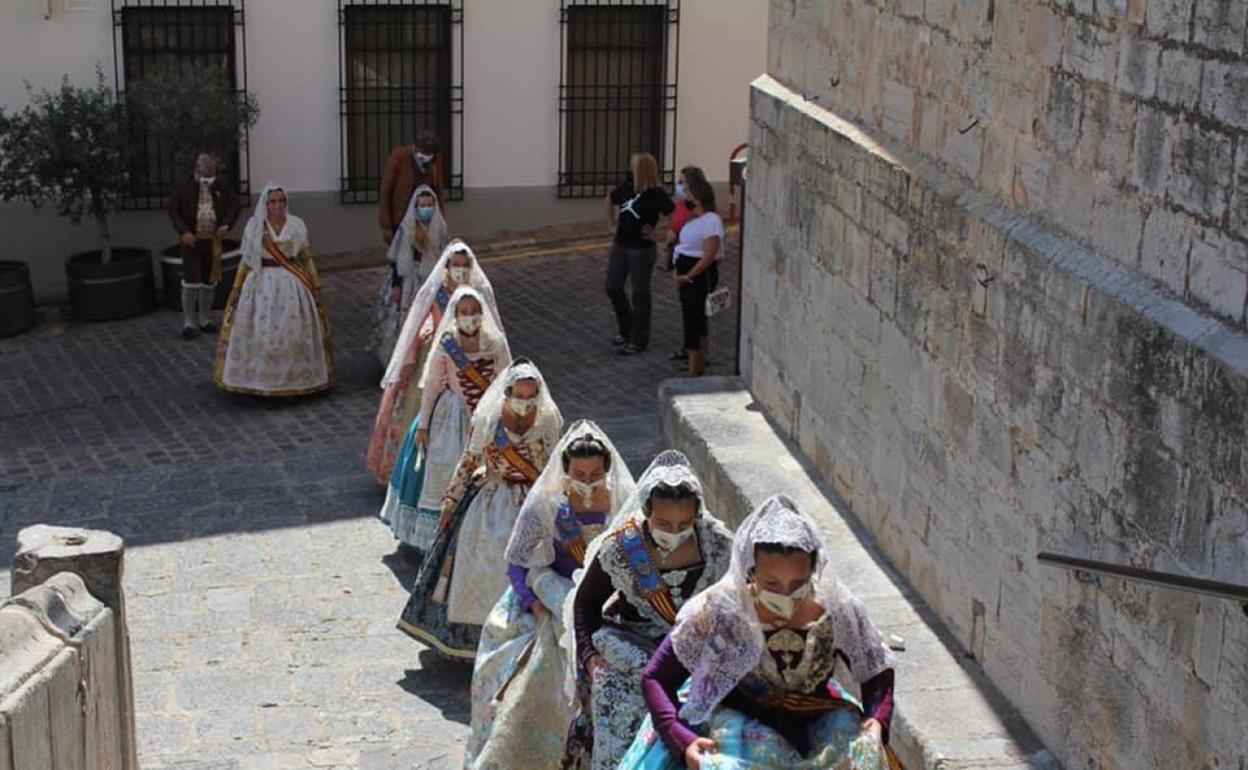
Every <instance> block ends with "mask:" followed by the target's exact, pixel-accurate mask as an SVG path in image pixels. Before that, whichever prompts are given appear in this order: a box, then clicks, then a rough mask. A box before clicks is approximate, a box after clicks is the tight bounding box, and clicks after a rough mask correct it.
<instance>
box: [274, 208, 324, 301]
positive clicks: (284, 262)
mask: <svg viewBox="0 0 1248 770" xmlns="http://www.w3.org/2000/svg"><path fill="white" fill-rule="evenodd" d="M265 227H268V225H267V224H266V225H265ZM263 240H264V250H265V251H266V252H268V255H269V256H270V257H272V258H273V261H274V262H276V263H277V264H279V265H281V266H282V267H284V268H285V269H287V270H289V271H290V272H291V273H293V274H294V276H295V277H296V278H298V279H299V282H300V283H302V284H303V285H304V286H307V287H308V291H310V292H312V294H313V295H315V294H316V287H315V286H313V285H312V279H311V278H310V277H308V274H307V273H305V272H304V271H303V269H302V268H300V267H299V266H298V265H296V264H295V263H294V260H292V259H291V258H290V257H288V256H286V255H285V254H283V253H282V250H281V249H279V248H278V247H277V244H276V243H274V242H273V239H272V238H268V237H265V238H263Z"/></svg>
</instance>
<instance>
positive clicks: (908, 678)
mask: <svg viewBox="0 0 1248 770" xmlns="http://www.w3.org/2000/svg"><path fill="white" fill-rule="evenodd" d="M659 401H660V413H661V422H662V435H663V446H666V447H674V448H676V449H679V450H681V451H683V452H684V453H685V454H687V455H688V456H689V458H690V460H691V461H692V462H693V465H694V467H695V468H696V469H697V471H698V474H699V475H700V476H701V478H702V481H703V484H704V485H705V486H706V489H707V497H708V501H707V502H708V505H709V506H710V508H711V510H712V511H714V512H715V514H716V515H717V516H720V517H721V518H723V519H724V520H725V521H726V522H727V523H728V524H729V525H731V526H733V527H735V526H736V525H737V524H739V523H740V522H741V520H742V519H744V518H745V516H747V515H748V514H749V513H750V512H751V511H753V510H754V508H755V507H756V506H758V505H759V504H760V503H762V502H763V501H764V500H765V499H766V498H767V497H769V496H771V495H772V494H775V493H778V492H784V493H786V494H788V495H790V496H792V497H793V498H794V499H795V500H796V501H797V502H798V503H799V504H801V505H802V506H803V507H804V508H805V510H806V511H808V512H809V513H810V515H811V516H813V517H814V518H815V520H816V521H817V522H818V523H819V525H820V526H822V527H823V528H824V530H825V536H826V542H827V548H828V555H829V557H830V560H831V564H832V565H833V568H834V569H835V570H836V573H837V575H838V576H839V577H840V579H841V580H842V581H843V582H844V583H845V584H846V585H847V586H848V587H849V588H850V590H852V591H853V592H854V593H855V594H857V595H858V596H859V597H860V598H861V599H862V600H863V602H865V603H866V605H867V609H868V611H869V612H870V614H871V617H872V619H873V620H874V622H875V623H876V625H877V626H879V628H880V631H881V632H882V633H883V634H884V635H885V636H886V637H887V636H888V635H889V634H897V635H899V636H901V637H902V638H903V639H904V643H905V649H904V650H901V651H899V652H898V653H897V690H896V710H895V712H894V716H893V724H892V746H893V749H894V750H895V751H896V752H897V755H898V757H899V758H900V759H901V761H902V763H903V764H904V765H905V767H906V768H907V770H920V769H922V770H955V769H956V768H976V770H984V769H985V768H1002V769H1004V768H1018V769H1021V768H1035V769H1037V770H1040V769H1043V770H1053V769H1055V768H1059V767H1060V764H1059V763H1058V762H1057V761H1056V760H1055V759H1054V758H1053V757H1052V755H1051V754H1050V753H1049V752H1048V751H1047V750H1046V749H1045V748H1044V746H1043V745H1042V744H1041V742H1040V741H1039V739H1038V738H1037V737H1036V736H1035V734H1034V733H1033V732H1032V731H1031V729H1030V728H1029V727H1028V726H1027V724H1026V723H1025V722H1024V721H1023V720H1022V718H1021V717H1020V716H1019V714H1018V712H1017V710H1016V709H1014V708H1013V706H1011V705H1010V704H1009V703H1008V702H1007V701H1006V699H1005V698H1004V697H1002V696H1001V694H1000V693H999V692H998V691H997V690H996V689H995V688H994V687H993V685H992V683H991V682H990V681H988V679H987V677H986V676H985V675H984V674H983V672H982V671H980V670H979V668H978V666H977V665H976V664H975V663H974V661H973V660H970V659H969V656H968V654H967V652H966V650H965V648H964V647H962V646H961V645H960V644H959V643H958V641H957V640H956V639H954V638H953V637H952V636H951V635H950V634H949V633H948V631H947V630H946V629H945V628H944V627H943V626H942V624H941V623H940V621H939V620H938V619H937V618H936V616H935V615H934V614H933V613H932V612H931V610H930V609H929V608H928V607H927V606H926V605H925V604H924V603H923V601H922V599H920V598H919V596H918V594H917V592H916V591H915V590H914V589H913V588H912V587H911V586H909V585H908V584H907V582H906V581H905V580H904V579H903V578H902V577H901V576H900V575H899V574H898V573H897V572H896V571H894V570H893V569H892V568H891V567H890V566H889V565H888V564H887V563H885V562H884V560H883V558H882V557H881V556H880V555H879V549H878V548H876V547H875V545H874V543H873V541H872V539H871V537H870V535H869V534H868V533H867V532H866V531H865V530H864V529H863V528H862V527H861V526H859V524H858V523H857V521H856V520H855V519H854V517H853V514H852V512H850V511H849V510H848V507H847V506H845V505H844V503H843V502H842V501H841V500H840V499H839V498H838V496H837V495H836V493H835V492H834V491H833V490H832V489H831V488H830V487H829V486H828V485H827V483H826V482H824V481H823V480H822V479H821V478H820V477H819V475H818V473H817V472H816V471H815V470H814V469H813V466H812V465H811V464H810V463H809V462H808V461H807V460H806V458H805V457H804V456H803V455H802V453H801V451H800V450H799V449H798V448H797V447H795V446H794V445H793V444H792V443H790V442H788V441H786V440H785V439H783V438H782V437H781V435H780V434H779V433H778V432H777V431H776V430H775V429H774V428H773V427H772V425H771V423H770V422H769V421H768V419H767V417H766V416H765V414H764V413H763V410H762V408H761V406H759V405H758V404H757V402H755V401H754V398H753V396H752V395H751V394H750V392H749V390H748V389H746V387H745V385H744V383H743V382H742V381H741V380H740V379H739V378H734V377H704V378H701V379H699V380H667V381H665V382H663V383H662V384H661V385H660V387H659Z"/></svg>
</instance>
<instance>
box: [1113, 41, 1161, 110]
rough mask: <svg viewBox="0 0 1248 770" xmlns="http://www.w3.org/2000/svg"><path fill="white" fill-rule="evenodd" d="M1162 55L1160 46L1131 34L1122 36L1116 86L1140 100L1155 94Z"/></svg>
mask: <svg viewBox="0 0 1248 770" xmlns="http://www.w3.org/2000/svg"><path fill="white" fill-rule="evenodd" d="M1163 56H1164V54H1163V53H1162V51H1161V48H1160V46H1158V45H1157V44H1156V43H1154V42H1152V41H1150V40H1146V39H1144V38H1143V37H1139V36H1137V35H1133V34H1124V35H1123V36H1122V38H1121V39H1120V42H1119V47H1118V85H1119V87H1121V88H1122V90H1123V91H1125V92H1127V93H1129V94H1131V95H1132V96H1137V97H1139V98H1141V99H1151V98H1152V97H1153V95H1154V94H1155V93H1157V80H1158V74H1159V69H1161V61H1162V57H1163Z"/></svg>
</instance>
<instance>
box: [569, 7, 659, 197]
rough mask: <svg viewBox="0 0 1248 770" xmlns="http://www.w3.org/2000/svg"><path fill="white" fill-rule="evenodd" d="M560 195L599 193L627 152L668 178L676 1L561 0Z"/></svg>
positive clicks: (618, 173) (620, 172)
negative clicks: (650, 160)
mask: <svg viewBox="0 0 1248 770" xmlns="http://www.w3.org/2000/svg"><path fill="white" fill-rule="evenodd" d="M561 19H562V25H561V32H562V37H563V46H562V48H563V50H562V62H561V67H560V81H559V113H560V124H559V133H560V137H559V144H560V148H559V185H558V189H559V196H560V197H564V198H583V197H593V196H600V195H604V194H606V192H607V191H608V190H610V189H611V188H612V187H613V186H614V185H616V184H618V183H619V182H620V181H621V180H622V179H623V178H624V176H625V175H626V174H627V172H628V159H629V156H631V155H632V154H633V153H634V152H649V153H651V154H652V155H654V157H655V158H656V159H657V160H658V162H659V169H660V175H661V178H662V181H663V182H664V183H665V184H671V183H672V182H673V181H674V179H675V169H674V166H675V148H676V61H677V56H678V47H679V34H678V30H679V20H680V5H679V0H655V1H652V2H644V1H643V2H632V3H619V2H611V0H563V3H562V7H561Z"/></svg>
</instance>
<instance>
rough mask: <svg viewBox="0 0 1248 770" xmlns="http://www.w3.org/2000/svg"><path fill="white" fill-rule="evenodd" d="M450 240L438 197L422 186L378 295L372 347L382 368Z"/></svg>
mask: <svg viewBox="0 0 1248 770" xmlns="http://www.w3.org/2000/svg"><path fill="white" fill-rule="evenodd" d="M448 240H449V236H448V233H447V226H446V220H445V219H444V218H443V217H442V210H441V209H440V208H439V207H438V198H437V195H435V194H434V192H433V188H432V187H430V186H429V185H427V184H422V185H420V186H419V187H417V188H416V192H415V193H414V194H413V195H412V198H411V202H410V203H409V204H408V207H407V213H405V214H404V215H403V219H402V220H401V221H400V223H399V229H398V230H397V231H396V232H395V235H394V237H393V238H391V239H390V248H389V249H387V250H386V258H387V260H388V261H389V262H390V272H389V273H387V274H386V276H385V277H384V278H382V281H381V289H380V291H379V292H378V297H377V314H376V316H375V317H374V319H373V339H372V343H371V347H372V348H373V349H374V350H375V351H376V353H377V358H378V360H379V361H380V362H381V365H382V366H383V367H386V366H389V365H390V356H391V355H392V354H393V353H394V345H395V342H396V341H397V340H398V337H399V330H400V328H401V327H402V326H403V323H404V320H405V319H406V317H407V311H408V310H409V309H410V308H411V307H412V301H413V300H414V299H415V297H416V291H417V290H418V289H419V288H420V287H421V286H422V285H423V284H424V281H425V271H426V270H428V269H430V268H431V267H432V266H433V265H434V264H435V263H436V262H437V261H438V255H439V254H441V253H442V251H443V250H444V249H445V248H446V245H447V243H448Z"/></svg>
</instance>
